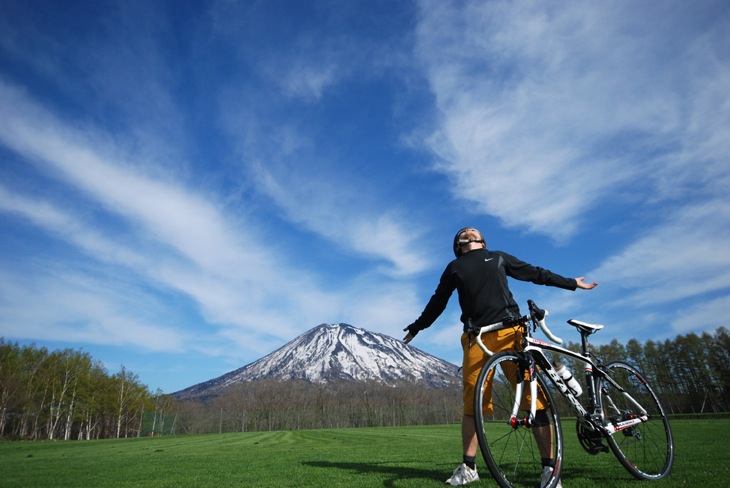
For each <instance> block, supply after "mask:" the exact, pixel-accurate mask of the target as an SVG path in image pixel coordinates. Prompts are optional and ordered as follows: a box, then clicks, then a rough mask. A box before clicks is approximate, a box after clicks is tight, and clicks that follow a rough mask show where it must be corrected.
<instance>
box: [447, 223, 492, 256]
mask: <svg viewBox="0 0 730 488" xmlns="http://www.w3.org/2000/svg"><path fill="white" fill-rule="evenodd" d="M467 230H473V231H474V232H476V233H477V234H479V239H474V238H472V239H462V240H459V236H460V235H461V234H463V233H464V232H466V231H467ZM469 242H481V243H482V244H485V245H486V243H485V242H484V236H483V235H482V233H481V232H479V231H478V230H477V229H475V228H474V227H464V228H463V229H459V232H457V233H456V235H455V236H454V254H455V255H456V257H457V258H458V257H459V256H461V246H462V245H464V244H468V243H469Z"/></svg>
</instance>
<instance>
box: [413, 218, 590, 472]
mask: <svg viewBox="0 0 730 488" xmlns="http://www.w3.org/2000/svg"><path fill="white" fill-rule="evenodd" d="M453 246H454V254H455V255H456V259H455V260H453V261H451V262H450V263H449V264H448V265H447V266H446V269H445V270H444V272H443V274H442V276H441V280H440V282H439V284H438V287H437V288H436V291H435V292H434V294H433V296H432V297H431V299H430V300H429V302H428V304H427V305H426V308H425V309H424V310H423V313H422V314H421V316H420V317H419V318H418V320H416V321H415V322H413V323H412V324H411V325H409V326H408V327H406V328H405V329H403V330H404V331H408V334H407V335H406V336H405V337H404V338H403V342H404V343H406V344H408V343H409V342H411V341H412V340H413V338H414V337H415V336H416V334H418V332H419V331H421V330H423V329H425V328H427V327H430V326H431V324H433V322H434V321H435V320H436V319H437V318H438V317H439V315H441V312H443V311H444V309H445V308H446V304H447V303H448V301H449V298H450V297H451V294H452V293H453V291H454V290H457V291H458V295H459V305H460V306H461V321H462V322H463V323H464V324H465V325H466V324H467V323H468V322H469V321H471V323H472V324H474V325H476V326H483V325H488V324H493V323H496V322H501V321H503V320H505V319H509V318H518V317H520V316H521V314H520V309H519V307H518V306H517V303H516V302H515V300H514V298H513V297H512V293H511V292H510V290H509V286H508V283H507V277H511V278H514V279H517V280H521V281H530V282H532V283H535V284H538V285H547V286H556V287H558V288H563V289H566V290H575V289H576V288H581V289H584V290H590V289H592V288H595V287H596V286H597V285H598V283H585V282H584V280H585V278H583V277H580V278H564V277H562V276H560V275H558V274H555V273H552V272H551V271H548V270H545V269H542V268H538V267H536V266H532V265H531V264H528V263H525V262H523V261H520V260H519V259H517V258H515V257H514V256H511V255H509V254H507V253H504V252H501V251H489V250H487V246H486V243H485V241H484V237H483V236H482V234H481V232H479V231H478V230H477V229H475V228H473V227H465V228H463V229H461V230H459V232H457V233H456V235H455V236H454V244H453ZM482 338H483V340H484V342H485V344H486V346H487V347H488V348H489V349H490V350H492V351H494V352H499V351H503V350H506V349H514V348H515V347H518V346H519V342H520V338H519V337H518V336H517V334H516V332H515V331H514V329H511V328H510V329H502V330H497V331H494V332H489V333H487V334H484V336H483V337H482ZM471 342H472V338H470V337H469V336H468V335H467V334H466V332H465V333H464V334H462V336H461V345H462V349H463V351H464V358H463V364H462V375H463V380H464V392H463V398H464V415H463V417H462V421H461V435H462V447H463V454H464V459H463V463H462V464H461V465H459V466H458V467H457V468H456V469H455V470H454V472H453V474H452V476H451V477H450V478H449V479H447V480H446V483H447V484H450V485H452V486H459V485H465V484H467V483H471V482H472V481H477V480H478V479H479V475H478V474H477V470H476V454H477V436H476V429H475V425H474V411H473V409H474V405H473V402H474V390H475V387H476V386H475V385H476V380H477V377H478V376H479V371H480V370H481V368H482V366H484V364H485V363H486V361H487V359H488V358H487V356H486V355H485V354H484V352H483V351H482V350H481V349H480V348H479V347H470V346H471V345H472V344H471ZM540 403H541V402H538V412H537V414H536V423H539V424H542V425H547V424H549V422H548V421H547V418H546V417H547V414H546V412H545V410H544V407H543V408H542V409H540V405H539V404H540ZM534 433H535V436H536V437H540V436H543V437H545V438H547V439H549V438H550V435H551V432H550V430H549V429H548V430H546V429H545V428H542V429H540V428H538V429H535V430H534ZM548 444H549V443H548ZM542 445H544V444H542ZM541 454H542V453H541ZM542 461H543V466H544V468H543V478H544V479H548V478H549V477H550V474H551V473H552V469H553V467H554V465H555V464H554V460H553V459H552V449H548V452H547V453H545V454H544V455H543V459H542ZM559 486H560V485H559Z"/></svg>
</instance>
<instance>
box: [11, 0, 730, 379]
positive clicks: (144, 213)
mask: <svg viewBox="0 0 730 488" xmlns="http://www.w3.org/2000/svg"><path fill="white" fill-rule="evenodd" d="M729 87H730V7H728V4H727V2H725V1H716V2H713V1H699V2H683V1H676V2H673V1H661V2H659V1H651V2H648V1H617V2H501V1H484V2H470V1H453V2H451V1H444V0H424V1H414V2H411V1H398V2H395V1H373V0H367V1H364V0H363V1H335V0H332V1H295V0H289V1H240V2H235V1H230V0H221V1H198V2H192V1H191V2H178V1H130V0H125V1H121V0H120V1H105V2H88V1H65V2H57V1H50V0H49V1H39V0H24V1H12V0H11V1H5V2H2V4H0V233H1V235H2V238H0V336H3V337H4V338H5V339H6V340H12V341H19V342H20V343H22V344H30V343H35V344H37V345H39V346H46V347H49V348H51V349H56V348H67V347H70V348H74V349H82V350H84V351H87V352H89V353H91V355H92V356H93V357H94V358H96V359H99V360H101V361H102V362H103V363H104V364H105V365H106V366H107V368H109V370H110V371H111V372H116V371H118V370H119V369H120V367H121V365H125V366H126V367H127V368H128V369H130V370H132V371H133V372H135V373H137V374H138V375H139V378H140V381H142V382H143V383H144V384H146V385H148V386H149V387H150V388H151V389H152V390H153V391H154V390H156V389H157V388H160V389H162V390H163V391H165V392H168V393H169V392H174V391H177V390H179V389H182V388H185V387H188V386H191V385H193V384H195V383H198V382H201V381H205V380H208V379H211V378H214V377H217V376H219V375H221V374H223V373H226V372H228V371H231V370H233V369H236V368H238V367H241V366H243V365H245V364H248V363H249V362H252V361H254V360H256V359H258V358H259V357H261V356H263V355H265V354H267V353H269V352H271V351H273V350H274V349H276V348H278V347H280V346H281V345H283V344H284V343H286V342H288V341H290V340H291V339H293V338H294V337H296V336H297V335H299V334H301V333H302V332H304V331H306V330H308V329H310V328H312V327H314V326H316V325H318V324H320V323H338V322H344V323H349V324H352V325H356V326H359V327H363V328H366V329H369V330H372V331H376V332H381V333H385V334H388V335H390V336H393V337H396V338H399V339H400V338H402V337H403V335H404V334H403V332H402V329H403V327H405V326H406V325H408V324H409V323H411V322H412V321H413V320H414V319H415V318H417V317H418V315H419V314H420V312H421V310H422V309H423V306H424V305H425V304H426V302H427V301H428V299H429V297H430V296H431V293H432V292H433V290H434V288H435V287H436V284H437V282H438V279H439V277H440V275H441V272H442V270H443V268H444V266H445V265H446V264H447V263H448V262H449V261H450V260H451V259H452V257H453V255H452V251H451V248H450V246H451V240H452V238H453V234H454V232H455V231H456V230H457V229H459V228H460V227H463V226H466V225H471V226H476V227H477V228H479V229H480V230H482V232H483V233H484V234H485V236H486V239H487V245H488V247H489V248H491V249H500V250H503V251H507V252H509V253H511V254H514V255H516V256H517V257H519V258H521V259H523V260H525V261H528V262H530V263H533V264H535V265H539V266H541V267H544V268H548V269H550V270H552V271H555V272H557V273H559V274H562V275H564V276H569V277H576V276H586V277H587V279H588V280H590V281H594V280H595V281H598V282H599V286H598V288H596V289H595V290H593V291H590V292H585V291H577V292H568V291H564V290H559V289H554V288H546V287H539V286H535V285H531V284H523V283H515V284H514V285H513V292H514V294H515V296H516V298H517V300H518V301H519V303H520V304H521V305H524V303H525V301H526V300H527V299H528V298H533V299H534V300H536V301H537V303H538V304H540V305H541V306H543V307H545V308H547V309H548V310H550V312H551V322H550V324H551V325H552V327H553V330H554V332H556V333H557V334H558V335H561V336H563V337H564V338H565V339H568V340H573V341H576V340H577V337H575V335H574V334H572V329H571V328H570V327H569V326H567V325H566V324H565V321H566V320H567V319H570V318H578V319H582V320H585V321H590V322H598V323H603V324H605V325H606V329H605V330H603V331H602V332H601V333H600V334H598V335H597V336H595V340H596V341H598V342H601V341H603V342H609V341H610V340H612V339H618V340H619V341H627V340H628V339H631V338H636V339H639V340H641V341H645V340H647V339H654V340H663V339H667V338H673V337H675V336H676V335H678V334H686V333H690V332H697V333H701V332H703V331H710V332H712V331H714V330H715V329H716V328H717V327H719V326H728V325H729V324H728V321H727V319H726V318H725V317H726V311H727V310H728V309H730V252H728V248H729V247H728V244H729V243H730V201H729V199H728V196H727V195H728V193H727V191H728V188H730V156H729V155H730V97H729V94H730V90H729ZM458 317H459V310H458V304H457V300H456V297H455V296H454V297H453V298H452V301H451V303H450V305H449V307H448V308H447V310H446V311H445V312H444V314H443V315H442V317H441V318H440V319H439V320H438V321H437V322H436V323H435V324H434V325H433V326H432V327H431V328H430V329H428V330H426V331H424V332H422V333H421V334H419V336H418V337H417V338H416V339H415V341H414V342H413V343H412V344H413V345H414V346H416V347H419V348H421V349H423V350H425V351H427V352H430V353H432V354H435V355H437V356H439V357H442V358H444V359H447V360H450V361H453V362H456V363H458V362H460V350H459V345H458V338H459V334H460V329H461V326H460V323H459V320H458Z"/></svg>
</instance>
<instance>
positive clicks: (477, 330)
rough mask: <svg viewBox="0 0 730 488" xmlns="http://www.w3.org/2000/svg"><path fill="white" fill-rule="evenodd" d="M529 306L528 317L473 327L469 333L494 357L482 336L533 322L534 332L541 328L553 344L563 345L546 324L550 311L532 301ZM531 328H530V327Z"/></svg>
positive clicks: (528, 303)
mask: <svg viewBox="0 0 730 488" xmlns="http://www.w3.org/2000/svg"><path fill="white" fill-rule="evenodd" d="M527 306H528V307H529V309H530V313H529V314H528V315H524V316H522V317H518V318H515V319H507V320H503V321H501V322H496V323H494V324H489V325H485V326H482V327H473V328H472V329H471V330H470V331H469V333H474V334H475V335H476V341H477V344H479V347H480V348H481V349H482V351H484V352H485V354H487V356H492V355H494V353H493V352H492V351H490V350H489V348H487V346H486V345H484V342H482V334H484V333H485V332H492V331H494V330H499V329H504V328H507V327H512V326H515V325H518V324H527V322H530V321H532V327H533V330H535V329H537V327H538V326H539V327H540V329H541V330H542V331H543V333H544V334H545V335H546V336H547V337H548V338H549V339H550V340H551V341H553V342H555V343H557V344H562V343H563V340H562V339H561V338H560V337H558V336H556V335H555V334H553V333H552V332H551V331H550V329H548V326H547V324H546V323H545V318H546V317H547V316H548V311H547V310H544V309H541V308H539V307H538V306H537V305H536V304H535V302H533V301H532V300H527ZM528 327H529V326H528Z"/></svg>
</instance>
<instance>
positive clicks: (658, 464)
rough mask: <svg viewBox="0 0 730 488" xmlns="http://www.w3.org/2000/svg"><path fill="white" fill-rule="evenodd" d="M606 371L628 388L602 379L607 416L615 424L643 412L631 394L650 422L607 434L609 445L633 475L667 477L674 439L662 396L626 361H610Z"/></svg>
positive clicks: (653, 477)
mask: <svg viewBox="0 0 730 488" xmlns="http://www.w3.org/2000/svg"><path fill="white" fill-rule="evenodd" d="M604 372H605V373H607V374H608V375H609V376H610V377H611V379H613V380H614V381H615V382H616V383H618V385H619V386H620V387H621V389H623V390H624V392H625V393H624V392H622V391H621V390H619V389H618V388H616V387H615V386H614V385H612V384H611V382H610V381H608V380H607V379H603V380H602V381H601V385H600V386H601V387H600V389H599V395H600V402H601V403H600V405H601V408H602V409H603V414H604V416H605V419H606V420H610V421H611V422H613V423H614V425H615V424H616V423H617V422H621V421H624V420H629V419H632V418H636V417H638V416H640V415H641V414H642V412H641V409H640V408H639V407H638V406H637V405H636V404H635V403H634V401H632V400H631V398H633V399H634V400H635V401H636V402H637V403H638V404H639V405H641V407H642V408H643V409H644V410H645V411H646V413H647V414H648V417H649V420H648V421H647V422H642V423H640V424H637V425H634V426H632V427H629V428H627V429H623V430H620V431H618V432H616V433H614V434H613V435H610V436H607V437H606V440H607V441H608V445H609V446H610V447H611V450H612V451H613V453H614V454H615V455H616V457H617V458H618V460H619V461H620V462H621V464H622V465H623V466H624V467H625V468H626V469H627V470H628V471H629V472H630V473H631V474H632V475H634V477H636V478H638V479H640V480H654V479H659V478H663V477H665V476H666V475H668V474H669V472H670V471H671V469H672V463H673V461H674V440H673V439H672V430H671V428H670V427H669V420H668V419H667V416H666V414H665V413H664V408H663V407H662V405H661V403H659V398H658V397H657V396H656V394H655V393H654V390H652V389H651V387H650V386H649V384H648V383H647V382H646V380H645V379H644V377H643V376H642V375H641V373H639V372H638V371H637V370H636V369H635V368H633V367H632V366H629V365H628V364H626V363H623V362H620V361H616V362H612V363H608V364H606V366H605V368H604ZM627 395H628V396H627ZM629 397H631V398H629Z"/></svg>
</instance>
